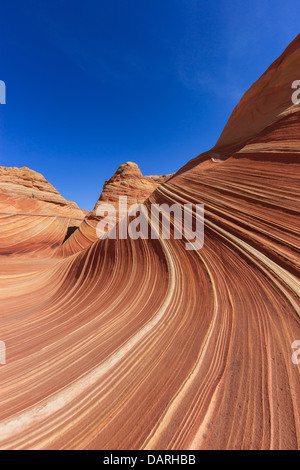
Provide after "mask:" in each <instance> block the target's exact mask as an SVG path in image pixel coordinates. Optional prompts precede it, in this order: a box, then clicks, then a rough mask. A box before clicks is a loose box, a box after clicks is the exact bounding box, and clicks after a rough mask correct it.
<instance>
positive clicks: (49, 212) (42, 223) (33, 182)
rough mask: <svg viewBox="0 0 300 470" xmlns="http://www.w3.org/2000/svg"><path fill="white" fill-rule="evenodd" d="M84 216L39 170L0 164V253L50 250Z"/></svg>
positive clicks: (57, 244)
mask: <svg viewBox="0 0 300 470" xmlns="http://www.w3.org/2000/svg"><path fill="white" fill-rule="evenodd" d="M85 215H86V211H83V210H81V209H79V207H78V206H77V204H75V202H73V201H68V200H66V199H64V198H63V197H62V196H61V195H60V194H59V192H58V191H57V190H56V189H55V188H54V187H53V186H52V184H50V183H48V181H47V180H46V179H45V178H44V177H43V176H42V175H41V174H40V173H37V172H36V171H33V170H30V169H29V168H26V167H24V168H6V167H3V166H1V167H0V225H1V231H0V254H11V255H13V254H16V253H27V252H30V253H33V252H36V253H37V252H40V251H41V250H42V251H43V250H45V249H46V250H47V251H49V252H51V251H53V248H56V247H57V246H59V245H60V244H61V243H62V242H63V241H64V239H65V237H66V234H67V232H68V228H69V227H70V226H78V225H79V224H80V223H81V221H82V220H83V219H84V217H85Z"/></svg>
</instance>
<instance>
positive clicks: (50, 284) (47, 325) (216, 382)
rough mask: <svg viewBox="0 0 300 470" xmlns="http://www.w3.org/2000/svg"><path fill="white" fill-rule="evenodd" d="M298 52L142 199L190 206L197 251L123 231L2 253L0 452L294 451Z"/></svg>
mask: <svg viewBox="0 0 300 470" xmlns="http://www.w3.org/2000/svg"><path fill="white" fill-rule="evenodd" d="M299 59H300V36H299V37H297V38H296V40H295V41H294V42H293V43H292V44H291V45H290V46H289V48H288V49H287V50H286V51H285V52H284V54H283V55H282V56H281V57H280V59H278V60H277V61H276V62H275V64H273V65H272V66H271V67H270V69H269V70H268V71H267V72H266V74H265V75H263V76H262V78H261V79H260V80H259V81H258V82H256V84H255V85H254V86H253V87H251V88H250V90H249V91H248V92H247V93H246V95H245V96H244V97H243V98H242V100H241V102H240V104H239V105H238V107H237V108H236V110H235V111H234V112H233V115H232V116H231V118H230V119H229V122H228V124H227V125H226V127H225V129H224V132H223V133H222V135H221V137H220V139H219V141H218V143H217V145H216V147H215V148H214V149H212V150H211V151H209V152H206V153H205V154H202V155H200V156H198V157H197V158H195V159H193V160H191V161H190V162H188V163H187V164H186V165H185V167H183V168H182V169H180V170H179V171H178V173H177V174H176V175H174V176H173V177H172V178H170V179H169V180H167V181H166V182H164V183H163V184H162V185H160V186H158V187H157V189H156V190H155V191H154V192H152V194H151V195H150V196H149V197H148V199H147V200H146V202H145V204H146V206H147V207H149V206H150V204H151V203H152V202H156V203H159V204H161V203H166V204H173V203H174V202H176V203H177V204H180V205H182V204H185V203H190V204H193V205H195V204H197V203H204V204H205V243H204V246H203V248H202V249H201V250H199V251H187V250H186V249H185V241H184V240H178V239H174V238H173V237H171V238H170V239H169V240H167V239H162V238H159V239H157V240H150V239H137V240H133V239H130V238H128V239H127V240H120V239H116V240H111V239H104V240H96V241H93V242H92V243H91V244H89V245H88V246H86V247H85V248H83V249H81V250H80V251H77V252H76V250H75V251H74V253H73V254H71V256H69V254H68V253H66V256H65V257H62V254H61V252H60V253H59V254H58V255H57V257H55V256H52V257H47V256H45V257H44V258H42V257H39V258H32V257H31V256H30V254H28V255H27V258H25V257H24V256H22V257H13V258H11V257H9V256H3V257H2V260H4V262H3V263H2V264H1V272H0V284H1V289H0V332H1V337H0V339H1V340H2V341H5V343H6V345H7V364H6V365H3V366H0V387H1V392H0V447H1V448H2V449H12V448H13V449H299V448H300V412H299V410H300V365H297V364H294V363H293V362H292V359H291V358H292V353H293V349H292V343H293V342H294V341H295V340H300V318H299V315H300V303H299V296H300V286H299V264H300V256H299V252H300V240H299V220H300V219H299V216H300V108H299V106H296V105H292V104H291V99H290V98H291V94H292V90H291V84H292V81H293V80H294V79H295V78H298V79H300V77H299V76H297V75H298V73H299ZM129 166H130V165H129ZM133 170H134V171H133ZM125 171H126V172H127V168H126V165H125V169H124V172H125ZM136 171H138V170H137V168H136V167H134V168H132V167H131V169H130V172H133V173H135V172H136ZM125 174H126V173H125ZM123 176H124V175H123ZM118 178H120V179H119V180H118ZM118 181H119V183H118V184H117V182H118ZM120 182H121V174H119V175H114V177H113V178H112V180H110V182H108V183H107V184H106V185H105V187H104V190H103V193H102V195H101V198H104V200H106V201H110V202H112V203H114V202H116V199H115V197H116V194H117V193H118V192H119V194H124V193H123V186H122V185H121V184H120ZM121 188H122V189H121ZM124 188H126V191H127V190H128V191H129V188H128V187H127V186H125V185H124ZM144 189H145V188H144ZM129 194H130V195H131V197H132V198H133V200H134V199H135V197H136V198H137V199H139V198H141V199H143V198H144V195H145V193H144V192H143V191H142V189H141V188H140V189H139V190H138V192H137V193H136V194H135V196H132V193H131V192H130V191H129V193H128V195H129ZM146 197H147V196H146ZM101 198H100V199H101ZM106 198H107V199H106ZM99 203H101V201H100V202H99ZM97 204H98V203H97ZM193 207H194V206H193ZM11 217H12V216H11ZM1 222H3V221H1ZM12 222H13V221H12ZM8 226H9V224H8ZM10 227H11V234H12V236H14V234H16V233H17V232H18V229H19V227H18V226H16V225H14V224H13V223H12V224H11V225H10ZM74 233H76V232H74ZM32 237H33V241H34V240H35V238H36V234H35V233H34V231H33V236H32ZM27 239H28V249H29V247H30V229H29V228H28V229H27ZM70 239H71V237H70ZM91 241H92V240H91ZM45 243H46V240H45ZM51 243H52V241H50V242H49V244H50V245H51ZM79 245H80V243H79ZM33 246H35V243H33ZM59 250H61V249H60V248H59V249H58V250H57V251H59Z"/></svg>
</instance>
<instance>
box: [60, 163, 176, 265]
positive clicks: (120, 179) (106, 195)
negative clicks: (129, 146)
mask: <svg viewBox="0 0 300 470" xmlns="http://www.w3.org/2000/svg"><path fill="white" fill-rule="evenodd" d="M171 176H172V174H170V175H160V176H157V175H155V176H143V175H142V172H141V170H140V169H139V167H138V165H137V164H136V163H132V162H127V163H124V164H123V165H120V166H119V168H118V169H117V171H116V172H115V174H114V175H113V176H112V177H111V178H110V179H109V180H108V181H105V183H104V186H103V191H102V193H101V195H100V197H99V199H98V201H97V203H96V204H95V207H94V209H93V210H92V211H91V212H90V213H89V214H88V215H87V216H86V217H85V219H84V221H83V222H82V224H81V225H80V226H79V228H78V230H76V231H75V232H74V233H73V234H72V235H71V237H70V238H68V239H67V240H66V241H65V243H64V244H63V246H62V247H61V248H60V249H59V251H58V252H59V253H60V254H63V256H67V255H71V254H74V253H77V252H78V251H81V250H82V249H84V248H86V247H88V246H90V245H91V244H92V243H93V242H94V241H96V240H97V239H98V235H97V233H96V227H97V224H98V222H99V220H100V218H99V217H98V216H97V209H99V206H101V205H103V204H111V205H112V206H114V207H115V209H116V220H117V221H118V220H119V216H120V214H119V197H120V196H126V197H127V203H128V206H131V205H133V204H139V203H143V202H144V201H145V199H147V198H148V197H149V196H150V194H151V193H153V191H154V190H155V189H156V188H157V187H158V186H159V185H160V184H162V183H164V182H165V181H167V180H168V179H170V178H171ZM103 233H104V232H103Z"/></svg>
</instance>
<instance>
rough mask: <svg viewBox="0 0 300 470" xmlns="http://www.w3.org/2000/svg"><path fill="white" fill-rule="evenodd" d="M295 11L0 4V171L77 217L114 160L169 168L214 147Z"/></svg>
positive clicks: (162, 3) (231, 5) (195, 3)
mask: <svg viewBox="0 0 300 470" xmlns="http://www.w3.org/2000/svg"><path fill="white" fill-rule="evenodd" d="M299 13H300V2H299V0H286V1H282V0H251V1H250V0H239V1H237V0H235V1H233V0H209V1H207V0H105V1H104V0H84V1H80V0H26V1H24V0H20V1H17V0H1V4H0V16H1V27H0V51H1V52H0V58H1V60H0V80H4V81H5V83H6V87H7V104H6V105H0V165H5V166H28V167H29V168H32V169H34V170H36V171H39V172H41V173H42V174H43V175H44V176H45V178H46V179H47V180H48V181H49V182H51V183H52V184H53V185H54V186H55V187H56V188H57V189H58V190H59V191H60V192H61V194H62V195H63V196H64V197H66V198H67V199H72V200H74V201H75V202H77V203H78V204H79V206H80V207H82V208H84V209H87V210H89V209H91V208H92V207H93V206H94V204H95V202H96V200H97V199H98V197H99V194H100V193H101V190H102V186H103V183H104V181H105V180H106V179H108V178H110V176H111V175H112V174H113V173H114V172H115V170H116V169H117V167H118V166H119V165H120V164H122V163H124V162H126V161H133V162H136V163H137V164H138V165H139V166H140V168H141V170H142V172H143V173H144V174H167V173H171V172H175V171H177V170H178V169H179V168H180V167H181V166H182V165H184V164H185V163H186V162H187V161H188V160H189V159H191V158H193V157H195V156H197V155H198V154H200V153H202V152H204V151H205V150H208V149H209V148H211V147H212V146H213V145H214V144H215V142H216V141H217V139H218V137H219V135H220V133H221V131H222V129H223V127H224V125H225V124H226V121H227V119H228V117H229V115H230V114H231V111H232V110H233V108H234V106H235V105H236V104H237V102H238V101H239V99H240V98H241V96H242V94H243V93H244V92H245V91H246V90H247V89H248V88H249V86H250V85H251V84H252V83H253V82H254V81H255V80H256V79H258V78H259V77H260V75H261V74H262V73H263V72H264V71H265V70H266V68H267V67H268V66H269V65H270V64H271V63H272V62H273V61H274V60H275V59H276V58H277V57H278V56H279V55H280V54H281V52H283V50H284V49H285V47H286V46H287V45H288V44H289V43H290V42H291V41H292V40H293V39H294V37H295V36H296V35H297V34H298V33H299V17H300V15H299ZM299 79H300V68H299Z"/></svg>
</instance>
